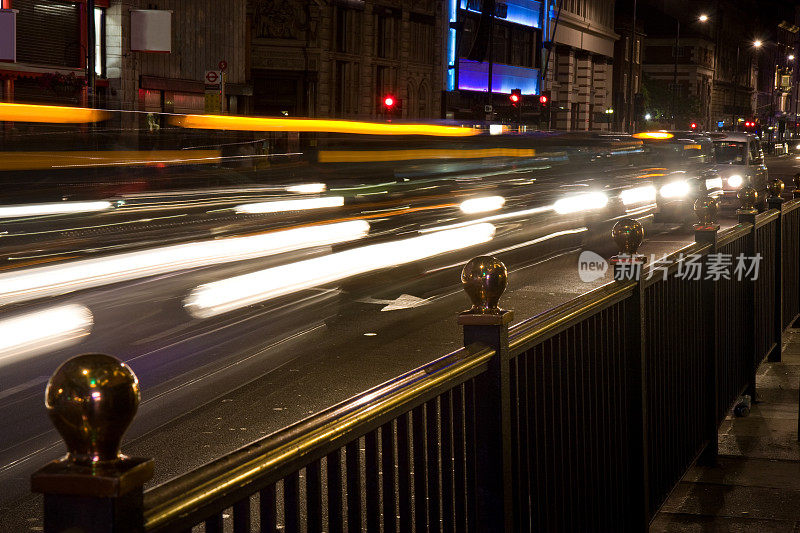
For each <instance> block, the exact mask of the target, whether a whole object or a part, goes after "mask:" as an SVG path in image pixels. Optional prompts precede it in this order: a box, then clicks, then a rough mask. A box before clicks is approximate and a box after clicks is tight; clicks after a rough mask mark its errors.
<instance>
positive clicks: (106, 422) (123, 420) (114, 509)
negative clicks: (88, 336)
mask: <svg viewBox="0 0 800 533" xmlns="http://www.w3.org/2000/svg"><path fill="white" fill-rule="evenodd" d="M139 399H140V395H139V382H138V380H137V379H136V376H135V375H134V373H133V371H132V370H131V369H130V368H129V367H128V366H127V365H126V364H125V363H123V362H121V361H119V360H118V359H115V358H114V357H111V356H108V355H103V354H86V355H80V356H78V357H73V358H72V359H70V360H69V361H67V362H66V363H64V364H63V365H61V366H60V367H59V368H58V370H56V372H55V373H54V374H53V376H52V377H51V378H50V381H49V382H48V384H47V391H46V393H45V406H46V407H47V413H48V415H49V416H50V420H51V421H52V422H53V425H54V426H55V427H56V429H57V430H58V432H59V433H60V434H61V437H62V438H63V439H64V442H65V444H66V445H67V452H68V453H67V455H66V456H65V457H64V458H62V459H59V460H57V461H53V462H52V463H50V464H48V465H47V466H45V467H44V468H41V469H40V470H38V471H37V472H36V473H34V474H33V475H32V476H31V487H32V490H33V491H34V492H40V493H42V494H44V532H45V533H55V532H65V531H76V532H77V531H86V532H89V531H91V532H92V533H129V532H130V533H133V532H141V531H144V520H143V516H142V514H143V513H142V511H143V508H142V487H143V486H144V484H145V483H146V482H147V480H149V479H150V478H151V477H152V475H153V461H152V460H151V459H142V458H135V457H126V456H124V455H121V454H120V453H119V446H120V442H121V441H122V435H123V434H124V432H125V430H126V429H127V428H128V426H129V425H130V423H131V421H132V420H133V416H134V415H135V414H136V409H137V407H138V405H139Z"/></svg>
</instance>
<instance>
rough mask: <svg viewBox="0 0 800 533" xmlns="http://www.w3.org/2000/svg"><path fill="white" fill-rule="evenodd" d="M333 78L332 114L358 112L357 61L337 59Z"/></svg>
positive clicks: (344, 114) (341, 114)
mask: <svg viewBox="0 0 800 533" xmlns="http://www.w3.org/2000/svg"><path fill="white" fill-rule="evenodd" d="M335 76H336V78H335V80H334V86H335V87H334V91H335V92H334V109H333V111H334V114H335V115H336V116H337V117H342V116H347V115H354V114H356V113H358V91H357V90H356V89H357V88H358V82H359V77H358V63H352V62H349V61H337V62H336V70H335Z"/></svg>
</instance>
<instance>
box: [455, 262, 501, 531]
mask: <svg viewBox="0 0 800 533" xmlns="http://www.w3.org/2000/svg"><path fill="white" fill-rule="evenodd" d="M507 281H508V271H507V270H506V266H505V265H504V264H503V263H502V262H501V261H499V260H498V259H496V258H494V257H491V256H480V257H476V258H474V259H472V260H470V261H469V262H468V263H467V264H466V265H464V269H463V270H462V272H461V284H462V286H463V288H464V291H465V292H466V293H467V295H468V296H469V298H470V301H471V302H472V307H471V308H470V309H468V310H467V311H464V312H463V313H461V314H460V315H459V316H458V323H459V324H460V325H462V326H463V327H464V346H469V345H471V344H473V343H481V344H485V345H488V346H491V347H492V348H494V349H495V351H496V354H495V356H494V357H492V359H491V361H490V362H489V368H488V370H487V372H485V373H483V374H481V375H480V376H477V377H476V378H475V385H474V396H473V397H474V398H475V425H474V427H479V428H484V429H483V430H482V432H481V435H480V436H478V435H474V436H468V437H467V440H468V441H469V440H470V439H473V442H474V443H475V457H476V460H477V461H476V462H477V464H476V473H475V477H476V480H475V492H474V494H476V498H475V501H474V502H473V505H474V508H475V514H476V518H475V520H476V522H475V529H476V531H498V532H500V531H508V532H510V531H514V530H515V527H514V524H513V523H512V522H513V519H512V516H513V502H512V496H513V494H512V474H511V381H510V368H509V367H510V363H509V354H508V324H509V323H510V322H511V320H512V319H513V317H514V313H513V312H512V311H506V310H504V309H501V308H500V307H499V302H500V296H502V294H503V291H504V290H505V288H506V284H507Z"/></svg>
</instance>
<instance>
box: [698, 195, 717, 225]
mask: <svg viewBox="0 0 800 533" xmlns="http://www.w3.org/2000/svg"><path fill="white" fill-rule="evenodd" d="M718 211H719V202H717V199H716V198H712V197H711V196H703V197H701V198H698V199H697V200H695V202H694V214H695V215H696V216H697V221H698V225H700V226H711V225H712V224H714V222H716V220H717V212H718Z"/></svg>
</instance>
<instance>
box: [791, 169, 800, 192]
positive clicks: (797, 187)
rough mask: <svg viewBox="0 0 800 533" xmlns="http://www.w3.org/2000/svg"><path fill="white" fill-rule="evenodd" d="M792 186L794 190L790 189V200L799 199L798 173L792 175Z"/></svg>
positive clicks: (799, 177) (799, 179)
mask: <svg viewBox="0 0 800 533" xmlns="http://www.w3.org/2000/svg"><path fill="white" fill-rule="evenodd" d="M792 184H793V185H794V189H792V198H800V172H798V173H797V174H795V175H794V178H792Z"/></svg>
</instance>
